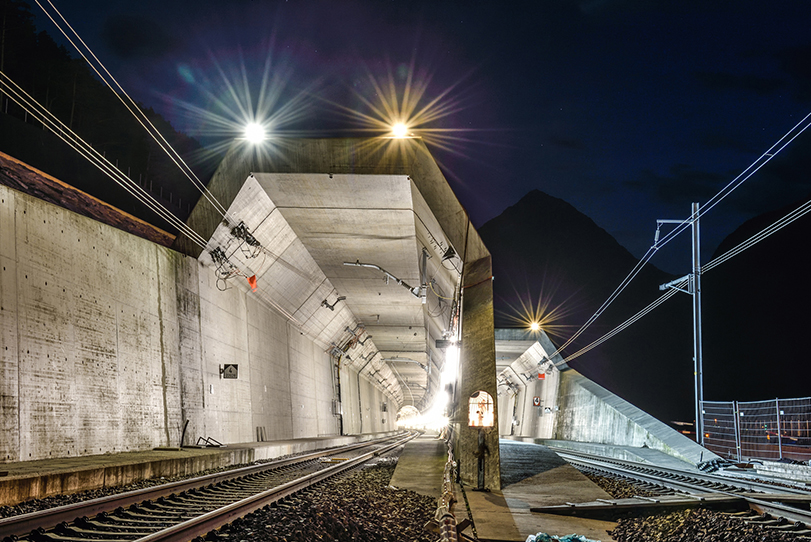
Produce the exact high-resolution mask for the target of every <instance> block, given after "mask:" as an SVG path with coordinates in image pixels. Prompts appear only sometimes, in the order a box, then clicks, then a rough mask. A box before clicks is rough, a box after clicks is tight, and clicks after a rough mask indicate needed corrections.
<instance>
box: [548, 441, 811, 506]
mask: <svg viewBox="0 0 811 542" xmlns="http://www.w3.org/2000/svg"><path fill="white" fill-rule="evenodd" d="M550 448H551V449H552V450H553V451H554V452H555V453H557V454H558V455H560V456H561V457H563V458H566V457H571V458H572V460H576V459H580V460H583V461H593V462H598V463H600V464H602V465H618V466H620V467H621V468H625V469H627V470H629V471H642V472H644V471H648V472H661V473H667V474H669V475H671V476H681V477H688V478H693V479H695V480H703V481H706V482H709V483H717V484H724V485H728V486H733V487H737V488H740V489H745V490H749V491H760V492H763V493H777V492H779V493H792V494H797V495H811V491H808V490H804V489H800V488H796V487H783V486H775V485H772V484H766V483H762V482H756V481H753V480H748V479H745V478H740V477H737V476H722V475H719V474H710V473H705V472H701V471H689V470H681V469H674V468H672V467H660V466H658V465H651V464H649V463H639V462H636V461H629V460H627V459H615V458H613V457H611V458H608V457H600V456H595V455H591V454H587V453H583V452H575V451H572V450H564V449H561V448H553V447H550ZM705 489H706V488H705Z"/></svg>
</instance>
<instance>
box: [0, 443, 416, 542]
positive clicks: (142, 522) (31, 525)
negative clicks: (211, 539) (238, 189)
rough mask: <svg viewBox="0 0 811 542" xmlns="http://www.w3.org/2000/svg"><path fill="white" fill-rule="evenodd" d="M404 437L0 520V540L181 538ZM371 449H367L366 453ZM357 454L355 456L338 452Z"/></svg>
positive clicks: (167, 541) (148, 541)
mask: <svg viewBox="0 0 811 542" xmlns="http://www.w3.org/2000/svg"><path fill="white" fill-rule="evenodd" d="M415 436H416V434H410V435H408V436H406V437H403V436H402V435H399V436H396V437H389V438H386V439H381V440H376V441H371V442H367V443H361V444H354V445H350V446H344V447H340V448H333V449H330V450H325V451H321V452H314V453H311V454H306V455H302V456H297V457H293V458H289V459H284V460H279V461H273V462H269V463H263V464H260V465H252V466H249V467H244V468H241V469H235V470H232V471H226V472H220V473H216V474H211V475H207V476H202V477H198V478H192V479H189V480H183V481H180V482H174V483H171V484H165V485H162V486H156V487H151V488H146V489H140V490H136V491H131V492H127V493H121V494H118V495H112V496H109V497H104V498H100V499H94V500H92V501H85V502H81V503H76V504H71V505H68V506H61V507H58V508H52V509H49V510H43V511H40V512H34V513H30V514H24V515H20V516H14V517H10V518H5V519H2V520H0V538H2V540H3V542H15V541H20V542H23V541H27V542H80V541H86V540H94V541H97V542H125V541H126V542H130V541H138V542H180V541H188V540H190V539H192V538H194V537H196V536H202V535H205V534H206V533H208V532H209V531H212V530H214V529H217V528H218V527H220V526H222V525H224V524H226V523H229V522H230V521H233V520H234V519H235V518H238V517H241V516H244V515H246V514H248V513H250V512H253V511H255V510H258V509H259V508H262V507H264V506H267V505H269V504H272V503H274V502H276V501H278V500H281V499H283V498H285V497H287V496H289V495H292V494H294V493H296V492H298V491H301V490H302V489H305V488H307V487H310V486H312V485H314V484H317V483H318V482H321V481H323V480H326V479H327V478H330V477H332V476H335V475H337V474H340V473H342V472H345V471H348V470H351V469H353V468H355V467H357V466H359V465H361V464H363V463H365V462H367V461H369V460H371V459H373V458H375V457H377V456H379V455H382V454H385V453H387V452H389V451H391V450H393V449H394V448H396V447H398V446H400V445H402V444H404V443H405V442H407V441H408V440H410V439H412V438H414V437H415ZM366 449H369V450H370V451H366ZM347 454H355V455H356V457H352V458H347V457H336V456H346V455H347Z"/></svg>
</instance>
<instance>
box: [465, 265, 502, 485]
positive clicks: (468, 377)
mask: <svg viewBox="0 0 811 542" xmlns="http://www.w3.org/2000/svg"><path fill="white" fill-rule="evenodd" d="M463 288H464V293H463V301H462V348H461V356H460V369H459V383H458V388H457V393H456V405H457V406H456V410H455V414H454V417H453V425H454V429H455V437H456V438H455V443H454V455H455V456H456V457H457V461H458V462H459V473H460V477H461V479H462V481H463V482H464V483H466V484H468V485H472V486H477V485H478V450H479V444H478V442H479V441H478V439H479V430H478V429H477V428H473V427H469V426H468V399H469V397H470V396H471V395H472V394H473V393H475V392H476V391H479V390H484V391H486V392H487V393H489V394H490V395H491V396H492V398H493V402H494V408H495V410H496V412H495V421H494V425H493V427H492V429H489V430H484V431H485V439H484V442H485V445H486V447H487V452H486V454H485V467H484V475H485V476H484V487H485V488H487V489H501V469H500V466H499V448H498V392H497V390H496V343H495V331H494V329H493V272H492V267H491V261H490V256H489V255H487V256H485V257H483V258H479V259H477V260H475V261H473V262H470V263H466V264H465V268H464V278H463Z"/></svg>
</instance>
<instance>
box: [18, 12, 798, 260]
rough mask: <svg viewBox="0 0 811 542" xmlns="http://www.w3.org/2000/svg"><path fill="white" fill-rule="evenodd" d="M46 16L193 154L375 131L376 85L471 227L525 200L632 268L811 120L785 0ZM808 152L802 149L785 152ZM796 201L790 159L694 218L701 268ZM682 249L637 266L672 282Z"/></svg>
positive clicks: (792, 17) (794, 24) (793, 18)
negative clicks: (583, 224)
mask: <svg viewBox="0 0 811 542" xmlns="http://www.w3.org/2000/svg"><path fill="white" fill-rule="evenodd" d="M56 6H57V7H58V8H59V9H60V10H61V11H62V14H63V15H64V16H65V18H66V19H67V20H68V21H69V22H70V23H71V25H73V27H74V28H75V29H76V31H77V32H78V33H79V34H80V35H81V37H82V38H83V39H84V40H85V41H86V42H87V43H88V45H90V47H91V48H93V50H94V52H95V53H96V54H97V55H98V57H99V58H100V59H101V60H102V61H103V62H104V63H105V65H106V66H107V68H108V69H109V70H110V71H111V72H112V73H113V74H114V75H115V77H116V78H117V79H118V80H119V82H120V83H121V84H122V85H123V87H124V88H125V89H126V90H128V91H129V92H130V93H131V94H132V95H133V97H134V98H135V99H136V100H138V101H140V102H142V103H144V104H145V105H148V106H152V107H153V108H155V109H156V110H158V111H159V112H160V113H162V114H163V115H164V116H165V117H166V118H168V119H169V120H170V121H171V122H172V124H173V125H174V126H175V128H177V129H179V130H181V131H184V132H186V133H188V134H190V135H193V136H194V137H196V138H198V139H199V140H200V141H201V142H203V143H204V144H206V145H208V146H214V145H216V144H217V143H222V142H224V141H229V140H231V139H232V138H233V137H235V136H237V135H239V134H238V133H237V132H236V131H235V127H236V125H237V121H238V120H239V121H240V122H241V120H240V119H242V118H245V117H246V116H249V115H250V114H252V113H251V112H252V111H256V110H257V109H264V110H265V111H267V112H268V115H269V116H267V115H266V116H262V118H260V120H264V119H265V118H270V119H272V120H271V121H268V122H269V123H270V124H271V125H272V130H273V131H274V132H277V133H279V134H282V135H292V136H295V135H305V136H340V135H353V134H355V135H356V134H361V135H362V134H364V133H368V134H372V133H374V132H363V131H359V130H360V129H362V128H363V127H364V123H363V122H360V120H359V117H358V116H357V114H353V113H351V112H352V111H357V112H360V113H363V114H365V115H370V116H372V117H375V116H377V115H376V114H375V111H374V108H380V107H381V103H382V100H381V92H380V91H386V89H388V88H389V82H390V81H391V82H393V84H394V87H395V88H396V89H397V93H398V96H399V99H400V100H401V99H402V97H403V93H404V91H405V90H404V89H406V88H409V89H410V90H409V92H410V96H411V97H412V98H415V97H419V100H418V101H416V103H417V106H416V109H415V110H421V109H422V108H423V107H424V106H428V111H429V112H431V111H433V112H436V113H437V114H436V115H434V117H433V118H429V119H427V121H426V122H424V123H422V124H418V125H414V126H411V129H412V132H413V133H414V134H415V135H424V136H425V138H426V140H427V141H428V142H429V145H430V146H431V148H432V150H433V152H434V155H435V157H436V158H437V159H438V161H439V162H440V164H441V165H442V166H443V168H444V171H445V173H446V176H447V177H448V179H449V181H450V183H451V185H452V187H453V188H454V190H455V191H456V193H457V195H458V197H459V199H460V200H461V202H462V204H463V205H464V206H465V208H466V209H467V210H468V212H469V213H470V215H471V218H472V220H473V222H474V224H475V225H477V226H479V225H481V224H483V223H484V222H486V221H487V220H489V219H491V218H493V217H494V216H497V215H498V214H499V213H501V212H502V211H503V210H504V209H505V208H506V207H507V206H509V205H512V204H514V203H515V202H516V201H518V200H519V199H520V198H521V197H522V196H523V195H524V194H525V193H527V192H528V191H530V190H532V189H535V188H537V189H540V190H542V191H544V192H547V193H549V194H551V195H553V196H555V197H558V198H562V199H564V200H566V201H567V202H569V203H571V204H572V205H574V206H575V207H576V208H577V209H578V210H580V211H581V212H583V213H585V214H587V215H588V216H590V217H591V218H592V219H594V221H595V222H596V223H597V224H598V225H599V226H601V227H603V228H605V229H606V230H607V231H608V232H609V233H611V234H612V235H613V236H614V237H616V238H617V240H618V241H619V242H620V243H621V244H623V245H624V246H625V247H626V248H628V249H629V250H630V251H631V252H632V253H633V254H634V255H636V256H638V257H639V256H641V255H642V254H643V253H644V252H645V250H646V249H647V248H648V247H649V246H650V245H651V243H652V241H653V233H654V229H655V221H656V219H657V218H685V217H686V216H687V215H688V214H689V211H690V203H691V202H692V201H698V202H706V201H707V200H708V199H709V198H710V197H711V196H712V195H713V194H715V193H716V192H717V191H718V190H719V189H720V188H721V187H722V186H724V185H725V184H726V183H728V182H730V181H731V180H732V179H733V178H734V177H735V176H736V175H738V174H739V173H740V172H741V171H743V170H744V169H746V168H747V167H748V166H749V165H750V164H751V163H752V162H753V161H754V160H756V159H757V158H758V156H760V155H761V153H763V152H764V151H766V150H767V149H768V148H769V147H770V146H771V145H772V144H773V143H774V142H775V141H777V140H778V139H779V138H780V137H781V136H783V134H784V133H786V132H787V131H788V130H789V129H790V128H791V127H792V126H794V125H795V124H796V123H797V122H799V121H800V120H801V119H802V118H803V117H805V115H806V114H807V113H808V112H809V111H811V33H809V32H808V21H809V16H810V15H811V7H809V5H808V3H807V2H801V1H792V0H786V1H781V2H762V1H757V2H755V1H749V0H735V1H734V2H732V1H730V2H727V1H713V2H706V1H701V2H696V1H692V0H680V1H676V2H651V1H649V0H648V1H633V0H628V1H613V0H582V1H570V0H566V1H553V0H552V1H550V0H543V1H533V2H503V1H476V0H469V1H441V0H432V1H414V0H409V1H385V2H384V1H382V0H381V1H335V0H329V1H304V0H290V1H284V2H276V1H259V0H252V1H247V0H242V1H235V0H229V1H222V0H217V1H212V0H195V1H186V0H164V1H160V2H158V1H154V0H142V1H139V2H132V1H130V2H123V1H119V0H104V1H100V0H83V1H82V2H76V1H72V2H64V1H63V2H59V3H57V4H56ZM33 10H34V12H35V14H37V24H38V27H39V28H40V29H42V30H46V31H47V32H49V33H50V34H51V35H53V36H54V37H55V38H57V39H58V30H56V28H55V27H54V26H53V25H52V23H51V22H50V21H48V20H47V19H46V18H44V16H42V14H41V11H40V10H39V8H38V7H37V6H36V5H34V6H33ZM266 66H268V67H269V69H268V71H267V72H266V73H267V77H265V83H264V84H263V72H265V67H266ZM373 81H375V82H376V84H374V83H373ZM226 82H229V84H230V85H232V87H231V88H230V89H229V86H228V85H227V84H226ZM263 87H264V89H265V94H264V99H262V100H260V95H261V92H262V91H261V89H262V88H263ZM245 88H248V89H250V95H251V98H250V99H245V98H244V95H245V94H244V92H243V90H244V89H245ZM420 93H422V94H420ZM383 94H387V93H386V92H384V93H383ZM237 96H241V97H242V98H241V99H240V100H238V99H237V98H236V97H237ZM238 101H241V102H242V104H243V106H242V110H243V112H241V109H240V107H239V106H238V105H237V102H238ZM260 101H261V102H262V103H261V104H260ZM245 104H251V105H249V106H246V105H245ZM229 111H230V112H231V113H228V112H229ZM212 113H216V114H218V115H219V116H220V118H223V117H224V118H229V119H230V120H231V121H233V123H234V127H232V128H229V127H227V126H225V125H223V124H222V123H219V122H217V121H216V118H215V117H214V116H213V115H212ZM367 127H368V124H367ZM378 133H379V132H378ZM809 145H811V135H806V136H805V137H801V138H800V139H798V140H797V141H796V142H795V143H794V144H793V145H792V149H794V151H795V152H799V151H797V149H802V147H803V146H805V147H808V146H809ZM809 193H811V175H808V173H807V172H805V171H801V170H799V169H798V168H792V167H791V163H790V160H789V162H788V164H783V167H780V168H769V166H767V167H766V168H764V170H763V171H762V172H761V173H759V174H757V175H756V176H755V177H753V178H752V179H751V180H749V181H748V182H747V183H746V184H744V185H743V187H741V188H740V189H738V191H736V192H735V194H734V195H733V196H731V197H730V198H728V199H727V200H725V201H724V202H723V203H722V204H721V205H719V206H718V207H716V208H715V209H714V210H713V211H712V212H711V213H709V214H708V215H707V216H706V217H705V218H703V219H702V235H703V238H702V245H703V252H704V255H703V259H704V261H706V260H708V259H709V256H710V254H711V253H712V252H713V250H714V249H715V247H716V246H717V244H718V243H719V242H720V241H721V240H722V239H723V237H725V236H726V235H727V234H729V233H730V232H731V231H732V230H734V229H735V228H736V227H737V226H738V225H740V224H741V223H742V222H743V221H744V220H746V219H747V218H749V217H751V216H753V215H755V214H759V213H761V212H765V211H768V210H772V209H775V208H778V207H780V206H782V205H785V204H786V203H789V202H791V201H795V200H797V199H800V198H802V197H804V196H806V195H808V194H809ZM539 235H542V232H539ZM685 237H686V236H685ZM686 243H687V241H686V240H685V241H684V242H682V243H680V244H679V243H674V244H673V245H670V246H668V247H667V248H666V249H663V250H661V251H660V254H658V255H657V257H656V258H655V259H654V260H653V263H654V264H655V265H657V266H659V267H661V268H662V269H664V270H666V271H669V272H671V273H674V274H683V273H686V272H688V271H689V265H690V262H689V251H688V248H687V244H686Z"/></svg>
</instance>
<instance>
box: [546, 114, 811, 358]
mask: <svg viewBox="0 0 811 542" xmlns="http://www.w3.org/2000/svg"><path fill="white" fill-rule="evenodd" d="M809 119H811V113H808V114H807V115H806V116H805V117H803V119H802V120H800V122H798V123H797V124H795V125H794V126H793V127H792V128H791V129H790V130H789V131H788V132H786V133H785V134H784V135H783V136H782V137H781V138H780V139H779V140H777V142H775V143H774V144H773V145H772V146H771V147H769V149H768V150H767V151H766V152H764V153H763V154H761V155H760V156H759V157H758V158H757V159H756V160H755V161H754V162H752V164H751V165H749V167H747V168H746V169H745V170H744V171H743V172H741V173H740V174H739V175H738V176H736V177H735V178H734V179H733V180H732V181H730V182H729V183H728V184H727V185H726V186H724V187H723V188H722V189H721V190H720V191H719V192H718V193H716V194H715V195H714V196H713V197H712V198H710V200H709V201H707V203H706V204H704V206H703V207H701V208H700V209H699V212H698V213H697V214H696V215H695V216H691V217H690V218H686V219H684V221H682V222H681V223H679V224H678V225H677V226H676V227H675V228H674V229H673V230H671V231H670V232H668V233H667V234H666V235H665V236H664V237H663V238H662V239H660V240H659V241H658V242H656V243H654V244H653V245H652V246H651V247H650V248H649V249H648V250H647V252H645V255H644V256H643V257H642V258H641V259H640V260H639V261H638V262H637V263H636V265H635V266H634V268H633V269H632V270H631V271H630V273H628V275H627V276H626V277H625V278H624V279H623V280H622V282H620V284H619V286H617V288H616V289H615V290H614V292H613V293H612V294H611V295H610V296H609V297H608V299H606V300H605V302H603V304H602V305H601V306H600V308H598V309H597V311H596V312H595V313H594V314H593V315H592V316H591V317H590V318H589V319H588V320H587V321H586V322H585V323H584V324H583V325H582V326H581V327H580V329H578V330H577V331H576V332H575V333H574V334H573V335H572V336H571V337H570V338H569V339H568V340H567V341H566V342H565V343H564V344H563V345H562V346H560V347H559V348H557V349H556V350H555V352H554V353H553V354H552V355H551V356H550V357H554V356H555V355H558V354H560V352H562V351H563V350H565V349H566V347H568V346H569V345H570V344H571V343H572V342H574V341H575V340H576V339H577V338H578V337H579V336H580V335H581V334H582V333H583V332H584V331H585V330H586V329H587V328H588V327H589V326H591V324H593V323H594V321H595V320H597V318H599V317H600V316H601V315H602V314H603V312H605V310H606V309H607V308H608V306H609V305H610V304H611V303H612V302H613V301H614V300H615V299H616V298H617V297H618V296H619V295H620V294H621V293H622V291H623V290H625V288H626V287H627V286H628V284H630V282H631V281H632V280H633V279H634V278H636V276H637V275H638V274H639V273H640V271H642V268H643V267H644V266H645V264H647V263H648V262H649V261H650V259H651V258H652V257H653V255H654V254H655V253H656V251H657V250H659V249H660V248H662V247H663V246H664V245H666V244H667V243H669V242H670V241H672V240H673V239H674V238H675V237H676V236H677V235H679V234H681V233H682V232H684V231H685V230H686V229H687V228H688V227H689V226H690V225H691V224H692V221H693V220H698V219H699V218H700V217H701V216H703V215H704V214H705V213H707V212H709V211H710V210H711V209H712V208H713V207H715V206H716V205H718V203H720V202H721V201H722V200H723V199H724V198H726V197H727V196H729V195H730V194H731V193H732V192H733V191H734V190H735V189H737V188H738V187H739V186H741V185H742V184H743V183H744V182H745V181H746V180H748V179H749V178H750V177H751V176H752V175H754V174H755V173H757V172H758V171H759V170H760V169H761V168H762V167H763V166H764V165H766V164H767V163H768V162H769V161H770V160H771V159H772V158H774V157H775V156H777V155H778V154H779V153H780V152H781V151H782V150H783V149H785V148H786V147H787V146H788V145H789V144H790V143H792V142H793V141H794V140H795V139H796V138H797V137H799V136H800V135H801V134H802V133H803V132H805V130H807V129H808V127H809V126H811V122H809ZM781 227H782V226H781ZM778 229H779V228H778ZM775 231H776V230H775ZM730 257H731V256H730ZM719 263H720V262H719ZM716 265H717V264H716ZM710 269H711V267H710Z"/></svg>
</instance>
